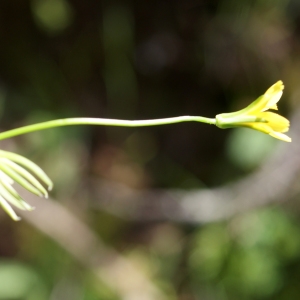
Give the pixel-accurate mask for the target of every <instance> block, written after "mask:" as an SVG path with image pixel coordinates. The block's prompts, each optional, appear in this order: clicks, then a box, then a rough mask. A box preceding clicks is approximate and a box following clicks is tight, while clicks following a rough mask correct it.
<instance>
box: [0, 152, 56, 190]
mask: <svg viewBox="0 0 300 300" xmlns="http://www.w3.org/2000/svg"><path fill="white" fill-rule="evenodd" d="M0 157H5V158H8V159H9V160H11V161H13V162H15V163H17V164H19V165H22V166H24V167H25V168H26V169H28V170H29V171H31V172H32V173H33V174H35V175H36V176H37V178H39V179H40V180H41V181H42V182H43V183H45V185H46V186H47V187H48V190H49V191H51V190H52V188H53V183H52V181H51V179H50V178H49V177H48V176H47V174H46V173H45V172H44V171H43V170H42V169H41V168H40V167H39V166H38V165H36V164H35V163H33V162H32V161H31V160H29V159H27V158H25V157H23V156H21V155H18V154H16V153H12V152H8V151H4V150H0Z"/></svg>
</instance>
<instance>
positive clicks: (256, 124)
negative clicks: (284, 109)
mask: <svg viewBox="0 0 300 300" xmlns="http://www.w3.org/2000/svg"><path fill="white" fill-rule="evenodd" d="M283 89H284V85H283V83H282V81H278V82H276V83H275V84H274V85H272V86H271V87H270V88H269V89H268V90H267V91H266V92H265V94H264V95H262V96H260V97H259V98H257V99H256V100H255V101H254V102H252V103H251V104H250V105H249V106H247V107H246V108H244V109H242V110H239V111H237V112H233V113H226V114H219V115H217V116H216V125H217V126H218V127H219V128H232V127H240V126H242V127H249V128H252V129H255V130H258V131H261V132H263V133H266V134H269V135H270V136H272V137H274V138H276V139H279V140H282V141H285V142H291V141H292V139H291V138H290V137H288V136H287V135H285V134H284V133H283V132H287V131H288V130H289V126H290V122H289V120H287V119H286V118H284V117H282V116H280V115H278V114H276V113H273V112H270V111H267V110H268V109H274V110H277V109H278V108H277V102H278V101H279V100H280V98H281V96H282V93H283V92H282V91H283Z"/></svg>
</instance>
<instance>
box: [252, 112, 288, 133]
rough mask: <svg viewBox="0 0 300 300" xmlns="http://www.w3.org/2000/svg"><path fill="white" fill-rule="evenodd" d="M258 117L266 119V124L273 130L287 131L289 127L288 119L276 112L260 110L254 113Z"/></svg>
mask: <svg viewBox="0 0 300 300" xmlns="http://www.w3.org/2000/svg"><path fill="white" fill-rule="evenodd" d="M256 116H257V117H258V118H262V119H265V120H267V121H268V123H267V124H268V126H270V127H271V128H272V130H273V131H278V132H287V131H288V130H289V127H290V121H289V120H288V119H286V118H284V117H282V116H280V115H278V114H275V113H273V112H269V111H267V112H262V113H258V114H257V115H256Z"/></svg>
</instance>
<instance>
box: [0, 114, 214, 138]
mask: <svg viewBox="0 0 300 300" xmlns="http://www.w3.org/2000/svg"><path fill="white" fill-rule="evenodd" d="M192 121H194V122H202V123H207V124H216V120H215V119H211V118H204V117H198V116H181V117H173V118H164V119H154V120H138V121H130V120H116V119H100V118H67V119H58V120H53V121H47V122H42V123H37V124H34V125H28V126H24V127H20V128H16V129H12V130H8V131H4V132H2V133H0V140H4V139H7V138H11V137H13V136H17V135H21V134H25V133H29V132H33V131H38V130H43V129H49V128H54V127H60V126H69V125H104V126H122V127H142V126H156V125H166V124H175V123H180V122H192Z"/></svg>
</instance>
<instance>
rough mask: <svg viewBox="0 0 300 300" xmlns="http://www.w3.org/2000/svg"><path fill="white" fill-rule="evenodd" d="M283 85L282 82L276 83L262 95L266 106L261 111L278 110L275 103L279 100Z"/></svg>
mask: <svg viewBox="0 0 300 300" xmlns="http://www.w3.org/2000/svg"><path fill="white" fill-rule="evenodd" d="M283 89H284V85H283V82H282V81H281V80H280V81H277V82H276V83H275V84H273V85H272V86H271V87H270V88H269V89H268V90H267V91H266V92H265V94H264V95H263V97H264V98H265V101H266V104H265V107H264V108H263V110H262V111H265V110H268V109H270V108H271V109H276V110H277V109H278V108H277V105H276V104H277V102H278V101H279V100H280V98H281V96H282V93H283Z"/></svg>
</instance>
